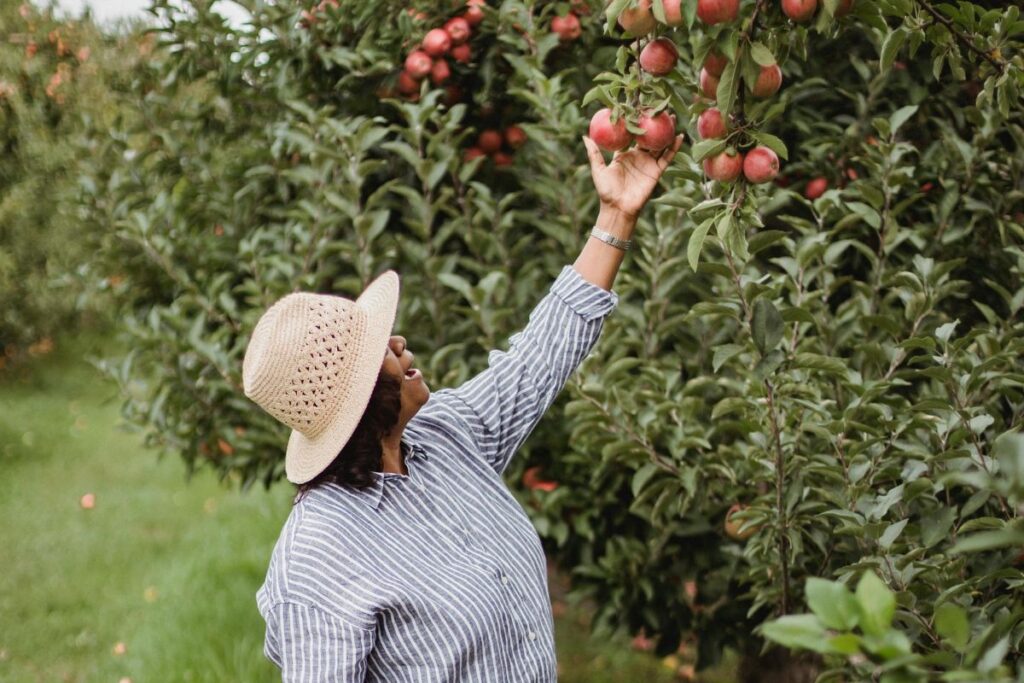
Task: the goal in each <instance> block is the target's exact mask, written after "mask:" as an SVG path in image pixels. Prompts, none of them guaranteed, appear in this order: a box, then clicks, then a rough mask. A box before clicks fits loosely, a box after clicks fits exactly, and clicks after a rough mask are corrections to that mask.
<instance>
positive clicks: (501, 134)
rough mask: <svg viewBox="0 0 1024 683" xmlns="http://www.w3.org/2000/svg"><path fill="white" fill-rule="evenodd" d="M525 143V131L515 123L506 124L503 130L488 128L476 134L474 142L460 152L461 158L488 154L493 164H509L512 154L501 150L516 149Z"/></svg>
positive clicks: (474, 157) (468, 158) (464, 159)
mask: <svg viewBox="0 0 1024 683" xmlns="http://www.w3.org/2000/svg"><path fill="white" fill-rule="evenodd" d="M524 144H526V131H524V130H523V129H522V128H520V127H519V126H517V125H514V124H513V125H511V126H507V127H506V128H505V130H504V131H498V130H494V129H493V128H488V129H486V130H483V131H481V132H480V135H479V136H477V139H476V144H475V145H473V146H472V147H468V148H467V149H466V151H464V152H463V153H462V160H463V161H466V162H469V161H472V160H473V159H476V158H477V157H482V156H489V157H490V158H491V161H492V162H493V163H494V165H495V166H511V165H512V155H511V154H510V153H509V152H507V151H505V150H503V149H502V146H503V145H504V146H505V147H506V148H507V149H508V150H517V149H519V148H520V147H522V146H523V145H524Z"/></svg>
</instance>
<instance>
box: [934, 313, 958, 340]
mask: <svg viewBox="0 0 1024 683" xmlns="http://www.w3.org/2000/svg"><path fill="white" fill-rule="evenodd" d="M959 322H960V320H959V318H958V319H956V320H954V321H953V322H951V323H946V324H945V325H939V326H938V327H937V328H936V329H935V338H936V339H938V340H939V341H940V342H942V343H944V344H945V343H946V342H948V341H949V337H950V336H951V335H952V334H953V330H955V329H956V326H957V324H958V323H959Z"/></svg>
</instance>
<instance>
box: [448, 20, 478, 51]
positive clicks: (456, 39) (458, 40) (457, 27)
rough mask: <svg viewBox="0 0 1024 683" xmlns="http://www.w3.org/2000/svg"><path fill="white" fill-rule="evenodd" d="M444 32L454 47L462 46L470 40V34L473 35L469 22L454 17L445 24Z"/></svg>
mask: <svg viewBox="0 0 1024 683" xmlns="http://www.w3.org/2000/svg"><path fill="white" fill-rule="evenodd" d="M444 30H445V33H447V34H448V37H449V38H451V39H452V45H462V44H463V43H464V42H466V41H467V40H469V34H470V33H472V29H471V28H470V27H469V22H468V21H466V20H465V19H463V18H462V17H452V18H451V19H449V20H448V21H446V22H444Z"/></svg>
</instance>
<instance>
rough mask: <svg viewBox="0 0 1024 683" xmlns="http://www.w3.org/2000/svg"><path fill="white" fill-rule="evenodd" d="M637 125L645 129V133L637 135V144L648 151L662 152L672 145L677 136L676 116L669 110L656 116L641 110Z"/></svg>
mask: <svg viewBox="0 0 1024 683" xmlns="http://www.w3.org/2000/svg"><path fill="white" fill-rule="evenodd" d="M637 125H639V126H640V127H641V128H643V129H644V133H643V135H638V136H637V138H636V146H637V147H639V148H640V149H645V150H647V151H648V152H660V151H661V150H663V149H665V148H666V147H668V146H669V145H671V144H672V141H673V140H674V139H675V137H676V120H675V117H674V116H673V115H672V114H670V113H669V112H667V111H663V112H660V113H658V114H655V115H654V116H650V115H649V114H648V113H646V112H641V113H640V118H639V119H638V120H637Z"/></svg>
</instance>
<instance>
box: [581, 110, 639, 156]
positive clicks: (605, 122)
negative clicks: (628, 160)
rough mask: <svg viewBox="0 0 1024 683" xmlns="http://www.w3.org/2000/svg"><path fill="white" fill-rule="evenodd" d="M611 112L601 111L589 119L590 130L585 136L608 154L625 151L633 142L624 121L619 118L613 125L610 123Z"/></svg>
mask: <svg viewBox="0 0 1024 683" xmlns="http://www.w3.org/2000/svg"><path fill="white" fill-rule="evenodd" d="M611 118H612V110H611V109H607V108H605V109H602V110H601V111H599V112H597V113H596V114H594V116H593V117H592V118H591V119H590V130H589V131H588V133H587V135H588V136H589V137H590V139H591V140H593V141H594V142H596V143H597V146H598V147H600V148H601V149H603V150H605V151H608V152H617V151H619V150H620V149H625V148H626V147H628V146H629V143H630V142H632V141H633V134H632V133H630V132H629V130H627V129H626V119H625V117H622V116H620V117H619V118H618V119H617V120H616V121H615V123H614V124H613V123H612V121H611Z"/></svg>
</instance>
